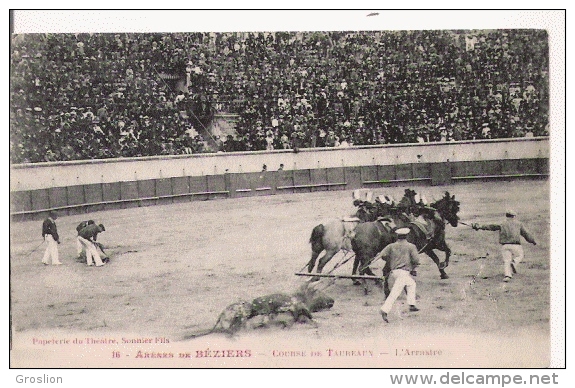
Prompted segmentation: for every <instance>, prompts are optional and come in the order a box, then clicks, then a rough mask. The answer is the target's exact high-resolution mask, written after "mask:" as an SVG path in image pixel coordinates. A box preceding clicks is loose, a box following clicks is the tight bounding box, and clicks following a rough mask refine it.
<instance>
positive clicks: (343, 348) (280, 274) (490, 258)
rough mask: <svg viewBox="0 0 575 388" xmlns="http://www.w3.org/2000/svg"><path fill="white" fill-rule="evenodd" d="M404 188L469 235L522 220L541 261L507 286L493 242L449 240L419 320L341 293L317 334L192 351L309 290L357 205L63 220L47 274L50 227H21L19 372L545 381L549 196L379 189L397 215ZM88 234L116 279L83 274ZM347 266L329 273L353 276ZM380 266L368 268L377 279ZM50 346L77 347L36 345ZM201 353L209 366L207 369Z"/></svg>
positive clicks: (16, 306)
mask: <svg viewBox="0 0 575 388" xmlns="http://www.w3.org/2000/svg"><path fill="white" fill-rule="evenodd" d="M408 187H410V188H414V189H415V190H416V191H417V192H421V193H423V194H424V195H425V196H426V197H427V198H431V197H432V196H435V197H436V198H440V197H441V196H442V195H443V193H444V192H445V191H449V192H450V193H451V194H454V195H455V197H456V199H457V200H459V201H460V202H461V211H460V214H459V215H460V218H461V220H462V221H464V222H466V223H471V222H480V223H488V222H498V221H500V220H501V219H502V218H503V213H504V211H505V209H506V208H507V207H509V206H510V207H513V208H514V209H515V210H516V211H517V212H518V218H519V220H521V221H523V222H524V223H525V225H526V226H527V227H528V229H530V231H532V233H533V234H534V236H535V238H536V239H537V241H538V245H537V246H532V245H530V244H524V248H525V260H524V262H523V263H522V264H521V265H520V267H519V268H518V270H519V273H518V275H516V277H515V278H514V279H513V281H512V282H510V283H504V282H503V281H502V280H503V275H502V271H503V268H502V262H501V260H500V258H499V255H498V253H499V245H498V243H497V242H498V235H497V233H496V232H487V231H473V230H472V229H471V228H469V227H467V226H464V225H459V226H458V227H457V228H452V227H451V226H447V230H446V235H447V242H448V243H449V244H450V246H451V248H452V251H453V256H452V259H451V264H450V266H449V267H448V268H447V272H448V274H449V275H450V279H447V280H440V278H439V273H438V270H437V268H436V267H435V265H434V264H433V262H432V261H431V259H429V258H428V257H427V256H424V255H422V256H421V258H420V259H421V266H420V268H419V271H418V277H417V287H418V288H417V294H418V299H419V300H418V305H419V307H420V309H421V311H419V312H417V313H410V312H408V311H407V306H406V303H405V298H404V296H402V297H400V299H399V300H398V301H397V302H396V304H395V306H394V308H393V310H392V311H391V313H390V317H389V318H390V323H389V324H385V323H384V322H383V321H382V319H381V317H380V315H379V307H380V305H381V304H382V302H383V293H382V290H381V289H380V288H378V287H376V286H371V287H370V289H369V293H368V295H365V294H364V290H363V288H362V287H357V286H353V285H352V283H351V280H349V279H338V280H336V281H335V282H332V283H333V284H331V285H330V286H329V287H328V288H327V290H326V292H327V293H329V294H330V295H331V296H332V297H333V298H334V299H335V305H334V306H333V308H332V309H331V310H328V311H323V312H318V313H316V314H314V322H315V323H314V324H296V325H294V326H292V327H291V328H288V329H281V328H277V327H273V328H263V329H258V330H253V331H243V332H240V333H239V334H238V335H236V336H235V337H233V338H230V337H228V336H226V335H223V334H212V335H209V336H205V337H199V338H196V339H193V340H183V338H184V337H185V336H186V334H188V333H190V332H193V331H197V330H200V329H203V328H209V327H211V326H212V325H213V324H214V322H215V320H216V319H217V317H218V315H219V313H220V312H221V311H222V310H223V309H224V308H225V307H226V306H227V305H229V304H231V303H233V302H236V301H238V300H240V299H248V300H251V299H252V298H254V297H258V296H262V295H265V294H270V293H274V292H292V291H294V290H295V289H296V288H297V287H298V286H299V285H300V284H301V283H302V282H305V281H307V278H303V277H298V276H295V275H294V273H296V272H298V271H300V270H301V268H302V267H303V266H304V265H305V264H306V263H307V261H308V260H309V257H310V253H311V248H310V245H309V243H308V241H309V237H310V234H311V231H312V229H313V227H314V226H316V225H317V224H318V223H320V222H322V220H326V219H329V218H337V217H340V216H344V215H348V214H351V213H353V212H354V207H353V205H352V196H351V190H344V191H329V192H314V193H300V194H284V195H275V196H260V197H250V198H238V199H229V200H213V201H195V202H186V203H178V204H171V205H160V206H147V207H135V208H128V209H120V210H107V211H100V212H94V213H89V214H84V215H73V216H62V217H60V218H59V219H58V220H57V224H58V228H59V232H60V235H61V236H62V241H63V242H62V244H61V245H60V256H61V261H62V262H63V263H64V265H62V266H44V265H43V264H42V263H41V257H42V254H43V250H44V247H43V246H42V247H40V248H39V249H38V250H36V251H35V252H33V253H32V254H29V252H30V251H31V250H32V249H34V247H35V246H37V245H38V244H39V243H40V242H41V237H40V233H41V222H38V221H36V222H19V223H12V224H11V227H10V238H11V246H10V254H11V259H10V269H11V274H10V280H11V282H10V287H11V319H12V345H13V350H12V354H11V356H12V357H11V365H12V366H15V367H17V366H22V365H27V366H35V367H49V366H69V367H83V366H89V367H97V366H105V367H137V368H141V367H222V366H223V367H261V366H263V367H286V366H290V367H399V368H404V367H545V366H548V365H549V357H550V355H549V353H550V352H549V346H550V334H549V331H550V246H549V241H550V202H549V182H548V181H545V180H525V181H522V180H518V181H497V182H473V183H460V184H454V185H451V186H435V187H431V186H419V187H414V186H401V187H399V186H398V187H392V188H376V189H374V193H375V194H378V195H379V194H384V193H385V194H388V193H389V194H392V195H393V196H394V197H395V198H397V199H399V198H401V196H402V194H403V191H404V189H405V188H408ZM84 219H94V220H96V222H97V223H100V222H101V223H104V225H105V226H106V231H105V232H104V233H102V234H101V235H100V238H99V240H100V241H101V242H102V243H103V244H104V246H106V247H108V248H107V251H108V252H109V253H110V254H111V262H110V264H109V265H106V266H104V267H102V268H96V267H87V266H86V264H85V263H81V262H79V261H77V260H76V259H75V256H76V248H75V236H76V230H75V227H76V225H77V224H78V223H79V222H80V221H82V220H84ZM439 253H440V258H441V259H442V260H443V257H444V256H443V253H441V252H439ZM341 255H342V254H341V253H340V254H338V256H336V257H335V258H334V259H333V260H332V262H331V263H329V264H328V265H327V266H326V270H329V269H331V268H332V267H333V265H334V264H335V263H336V262H337V261H339V260H340V259H341ZM555 259H561V258H555ZM351 264H352V263H351V261H350V262H348V263H347V264H346V265H344V266H342V267H341V268H338V270H337V271H336V273H342V274H343V273H345V274H348V273H350V272H351ZM382 264H383V262H382V261H380V262H377V263H374V265H373V266H372V268H373V269H374V270H375V271H376V273H377V272H379V269H380V268H381V267H382ZM561 276H562V275H561ZM90 338H91V339H92V340H89V339H90ZM147 338H149V339H150V340H149V342H150V343H146V342H148V341H147V340H146V339H147ZM43 339H44V340H50V339H56V340H59V339H60V340H61V339H64V340H67V341H68V343H60V344H53V343H46V344H42V342H41V340H43ZM34 340H36V341H34ZM74 340H76V341H74ZM80 340H82V342H83V343H79V342H80ZM112 341H115V343H110V342H112ZM63 342H65V341H63ZM74 342H75V343H74ZM134 342H135V343H134ZM208 349H209V350H210V353H209V355H210V356H209V357H208V356H207V355H208V353H202V352H204V351H206V350H208ZM223 349H232V350H238V349H239V350H244V352H243V353H241V354H242V356H241V357H231V356H230V357H223V358H222V357H216V356H215V353H211V352H212V351H216V350H223ZM245 350H249V357H247V356H246V355H247V353H246V352H245ZM138 351H140V353H138ZM113 352H118V353H114V355H113ZM146 352H147V353H148V354H151V353H154V352H159V353H165V354H168V358H163V357H161V358H158V357H137V355H138V354H140V355H144V354H145V353H146ZM198 352H199V353H198ZM312 352H313V355H312ZM170 353H172V354H173V356H174V357H169V354H170ZM180 353H182V354H183V355H184V356H183V357H180ZM186 353H189V355H190V357H187V356H186ZM218 354H219V353H218ZM222 354H223V353H222ZM234 354H235V355H236V356H237V355H238V354H240V353H237V352H236V353H234ZM320 354H321V355H320ZM116 356H119V357H116ZM200 356H202V357H200ZM204 356H205V357H204Z"/></svg>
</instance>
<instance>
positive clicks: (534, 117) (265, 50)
mask: <svg viewBox="0 0 575 388" xmlns="http://www.w3.org/2000/svg"><path fill="white" fill-rule="evenodd" d="M10 101H11V103H10V160H11V162H12V163H36V162H45V161H67V160H85V159H104V158H118V157H135V156H153V155H178V154H192V153H201V152H232V151H257V150H273V149H293V150H298V149H300V148H312V147H346V146H353V145H375V144H389V143H414V142H437V141H460V140H473V139H488V138H508V137H524V136H546V135H548V130H549V48H548V35H547V32H546V31H544V30H481V31H467V30H466V31H463V30H460V31H447V30H433V31H431V30H429V31H366V32H357V31H355V32H269V33H268V32H252V33H248V32H230V33H199V32H193V33H162V34H144V33H121V34H109V33H108V34H96V33H78V34H22V35H13V36H12V40H11V71H10ZM222 114H226V115H228V116H229V117H233V118H234V119H233V127H234V131H233V133H226V134H224V133H221V134H220V135H221V136H220V135H218V134H216V133H214V131H212V130H211V125H212V123H213V121H214V118H215V117H217V116H218V115H222Z"/></svg>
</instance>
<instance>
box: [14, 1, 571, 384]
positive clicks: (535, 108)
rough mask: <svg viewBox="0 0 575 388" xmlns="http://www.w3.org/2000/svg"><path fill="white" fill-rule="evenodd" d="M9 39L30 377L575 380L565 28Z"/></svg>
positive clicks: (107, 21) (171, 15)
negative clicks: (453, 373)
mask: <svg viewBox="0 0 575 388" xmlns="http://www.w3.org/2000/svg"><path fill="white" fill-rule="evenodd" d="M11 15H12V27H13V33H12V34H11V47H10V60H11V62H10V275H9V276H10V367H11V368H397V369H403V368H546V367H562V366H564V358H562V353H563V352H564V334H565V333H564V330H565V327H564V317H565V316H564V311H565V309H564V306H565V293H564V291H565V288H564V286H565V283H564V267H565V262H564V261H565V258H564V255H563V249H564V246H563V245H562V244H563V241H562V238H563V231H564V224H563V223H562V218H561V217H562V213H563V211H564V209H563V206H564V201H561V198H562V197H561V195H564V194H561V192H562V191H563V187H562V184H563V182H564V181H563V179H561V177H562V176H563V177H564V165H563V157H564V155H563V149H562V147H563V144H564V143H563V141H562V140H561V139H564V137H565V127H564V125H565V121H564V113H565V111H564V101H565V100H564V91H565V88H564V81H565V80H564V74H565V72H564V70H565V67H564V66H565V46H564V38H565V37H564V32H565V13H564V12H562V11H432V10H429V11H394V10H373V11H359V10H358V11H327V10H326V11H178V12H176V11H139V12H135V11H74V12H72V11H59V12H56V13H54V14H52V13H49V12H46V11H37V12H35V11H14V12H13V13H12V14H11ZM89 20H91V21H92V22H91V23H87V21H89ZM456 21H457V22H456ZM82 23H84V24H82ZM82 26H83V27H82ZM555 144H560V146H558V147H556V146H555ZM46 379H47V382H49V377H46Z"/></svg>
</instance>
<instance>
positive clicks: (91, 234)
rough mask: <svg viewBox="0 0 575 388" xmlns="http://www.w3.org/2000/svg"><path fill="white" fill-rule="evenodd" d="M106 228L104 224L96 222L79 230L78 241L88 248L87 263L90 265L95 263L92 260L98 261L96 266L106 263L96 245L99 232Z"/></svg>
mask: <svg viewBox="0 0 575 388" xmlns="http://www.w3.org/2000/svg"><path fill="white" fill-rule="evenodd" d="M105 230H106V229H105V228H104V225H103V224H100V225H96V224H95V223H94V224H91V225H87V226H86V227H85V228H83V229H81V230H80V231H79V232H78V241H79V242H80V244H82V246H83V247H84V249H86V264H88V265H89V266H91V265H94V264H93V263H92V260H93V262H94V263H96V267H101V266H103V265H104V263H103V262H102V258H101V257H100V254H99V253H98V249H97V247H96V239H97V238H98V234H99V233H101V232H103V231H105Z"/></svg>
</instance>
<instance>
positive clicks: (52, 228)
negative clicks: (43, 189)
mask: <svg viewBox="0 0 575 388" xmlns="http://www.w3.org/2000/svg"><path fill="white" fill-rule="evenodd" d="M57 218H58V215H57V214H56V213H55V212H50V214H49V215H48V218H46V219H45V220H44V222H43V223H42V237H43V238H44V241H46V244H47V246H46V251H45V252H44V257H43V258H42V263H44V264H46V265H48V264H50V259H52V265H60V264H62V263H61V262H60V260H59V258H58V244H60V237H59V236H58V228H57V227H56V222H55V220H56V219H57Z"/></svg>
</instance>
